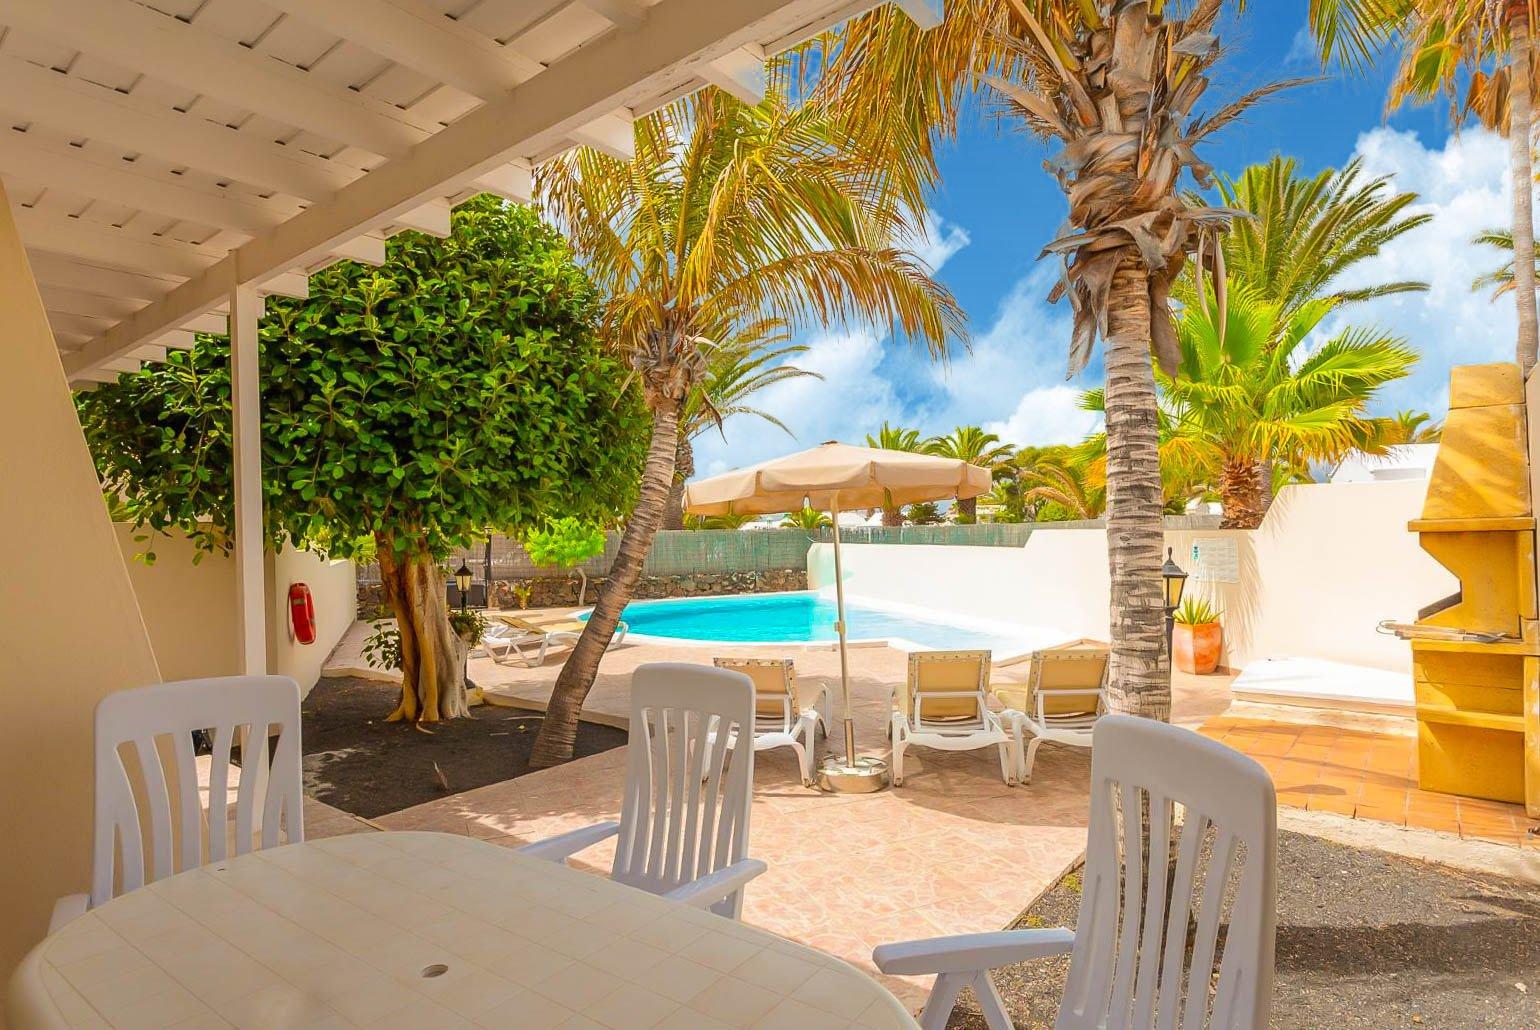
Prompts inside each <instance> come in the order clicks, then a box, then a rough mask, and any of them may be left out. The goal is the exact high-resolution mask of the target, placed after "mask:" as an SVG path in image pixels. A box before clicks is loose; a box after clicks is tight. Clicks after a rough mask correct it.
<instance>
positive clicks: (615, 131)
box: [568, 111, 636, 161]
mask: <svg viewBox="0 0 1540 1030" xmlns="http://www.w3.org/2000/svg"><path fill="white" fill-rule="evenodd" d="M633 124H634V119H633V118H632V116H631V112H630V111H611V112H609V113H608V114H606V115H603V116H601V117H599V118H595V119H594V120H593V121H591V122H589V123H588V124H587V125H580V126H578V127H577V128H575V129H573V130H572V131H571V132H570V133H568V135H569V136H571V137H572V139H573V141H574V142H576V143H581V144H582V145H583V146H585V147H593V148H594V149H595V150H599V151H602V152H604V153H606V154H608V155H610V156H611V157H613V158H615V159H617V160H620V161H633V160H635V159H636V132H635V129H634V128H633Z"/></svg>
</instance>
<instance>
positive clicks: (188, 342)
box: [153, 329, 198, 350]
mask: <svg viewBox="0 0 1540 1030" xmlns="http://www.w3.org/2000/svg"><path fill="white" fill-rule="evenodd" d="M153 342H154V344H155V346H157V347H162V348H164V349H166V350H192V349H193V345H194V344H196V343H197V342H198V340H197V337H195V336H194V335H193V334H192V333H191V332H190V331H189V330H186V329H173V330H171V332H169V333H167V334H166V335H164V336H157V337H156V338H155V339H154V341H153Z"/></svg>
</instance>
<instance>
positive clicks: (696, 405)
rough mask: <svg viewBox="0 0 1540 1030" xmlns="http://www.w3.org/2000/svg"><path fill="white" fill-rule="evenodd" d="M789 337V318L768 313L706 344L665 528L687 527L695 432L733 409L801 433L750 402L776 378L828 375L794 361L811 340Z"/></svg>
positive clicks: (715, 425) (688, 405) (717, 423)
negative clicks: (686, 493) (703, 367)
mask: <svg viewBox="0 0 1540 1030" xmlns="http://www.w3.org/2000/svg"><path fill="white" fill-rule="evenodd" d="M789 340H790V335H789V333H788V332H787V330H786V325H785V323H784V322H782V321H781V320H780V319H763V320H761V321H759V322H754V323H751V324H749V325H748V326H745V327H744V328H742V329H740V330H739V331H738V333H737V335H735V336H734V337H733V338H732V339H730V340H727V341H725V342H723V343H722V344H720V345H718V346H715V347H708V348H706V350H705V352H706V361H707V366H708V367H707V371H706V376H705V378H704V379H703V380H701V382H700V383H698V384H696V386H695V388H694V389H693V390H691V391H690V396H689V397H688V398H687V399H686V400H685V403H684V412H683V415H682V416H681V418H680V423H679V451H678V453H677V454H676V455H675V457H674V489H673V491H672V492H671V493H670V494H669V498H668V508H667V509H666V510H665V512H664V515H663V528H664V529H683V528H684V508H683V507H682V503H681V502H682V501H683V499H684V485H685V483H686V482H688V481H689V479H690V477H691V476H693V475H695V443H694V442H695V439H696V437H698V436H700V435H701V434H702V433H704V432H706V431H707V430H709V429H717V430H718V431H722V423H723V422H724V421H725V420H726V419H728V418H729V417H731V416H733V415H745V416H748V417H751V418H759V419H763V420H765V421H766V422H769V423H770V424H771V425H773V426H775V427H776V428H777V429H780V430H781V431H783V432H784V433H785V434H786V435H787V436H791V437H795V436H796V434H795V433H793V432H792V431H791V430H790V429H789V428H787V426H786V423H784V422H782V421H781V420H780V419H779V418H778V417H776V416H775V415H773V414H771V413H770V412H768V411H765V410H764V409H763V408H756V407H754V406H753V405H751V404H749V403H748V399H749V398H750V397H751V396H753V395H754V394H756V393H758V392H759V391H761V390H763V389H765V388H766V387H770V386H774V385H775V384H776V383H781V382H785V381H786V380H788V379H800V378H803V377H808V376H810V377H812V378H815V379H822V378H823V376H821V375H819V374H818V373H817V372H809V371H807V370H806V369H803V368H798V367H797V366H796V365H793V364H791V359H792V358H794V357H796V356H797V355H799V354H805V353H807V346H806V345H805V344H793V343H790V342H788V341H789ZM724 435H725V433H724Z"/></svg>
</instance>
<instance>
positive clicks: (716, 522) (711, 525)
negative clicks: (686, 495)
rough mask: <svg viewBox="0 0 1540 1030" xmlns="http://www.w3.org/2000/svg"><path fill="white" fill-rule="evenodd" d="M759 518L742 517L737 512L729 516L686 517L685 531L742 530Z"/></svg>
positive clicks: (752, 516) (751, 516)
mask: <svg viewBox="0 0 1540 1030" xmlns="http://www.w3.org/2000/svg"><path fill="white" fill-rule="evenodd" d="M756 517H757V516H754V515H740V514H738V513H736V512H733V513H730V514H727V515H686V516H685V517H684V525H683V526H682V527H681V528H683V529H694V530H703V529H742V528H743V527H744V526H747V525H748V524H749V523H750V522H753V521H754V519H755V518H756Z"/></svg>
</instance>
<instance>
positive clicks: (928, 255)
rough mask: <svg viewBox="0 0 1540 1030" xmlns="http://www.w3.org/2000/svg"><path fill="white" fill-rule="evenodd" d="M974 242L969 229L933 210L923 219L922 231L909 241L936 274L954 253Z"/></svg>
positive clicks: (910, 245)
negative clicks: (947, 219)
mask: <svg viewBox="0 0 1540 1030" xmlns="http://www.w3.org/2000/svg"><path fill="white" fill-rule="evenodd" d="M972 242H973V238H972V237H971V236H969V235H968V230H967V229H964V228H963V227H962V226H960V225H958V224H957V223H956V222H948V221H946V220H945V219H944V218H942V217H941V216H940V215H937V214H935V213H934V212H932V211H926V212H925V216H924V218H922V219H921V224H920V232H919V233H917V234H916V235H915V238H914V239H913V240H911V241H909V249H910V250H911V251H913V252H914V255H915V256H916V257H918V258H919V259H920V260H921V261H923V262H924V263H925V266H926V267H927V268H929V269H930V270H931V273H932V274H935V273H936V272H939V271H941V266H942V265H944V264H946V263H947V261H948V260H949V259H950V258H951V257H952V255H953V254H956V253H957V252H958V251H959V250H962V249H963V248H964V247H966V246H967V245H968V244H969V243H972Z"/></svg>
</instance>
